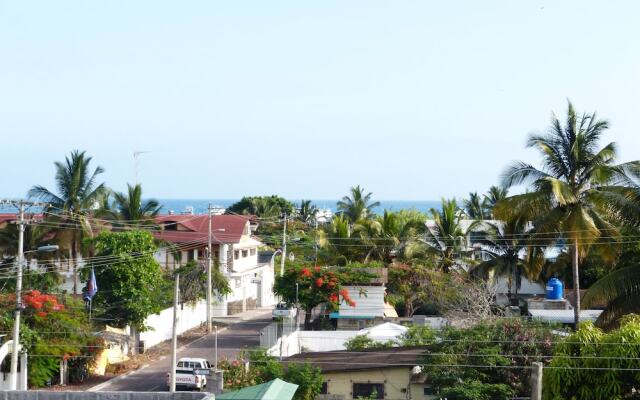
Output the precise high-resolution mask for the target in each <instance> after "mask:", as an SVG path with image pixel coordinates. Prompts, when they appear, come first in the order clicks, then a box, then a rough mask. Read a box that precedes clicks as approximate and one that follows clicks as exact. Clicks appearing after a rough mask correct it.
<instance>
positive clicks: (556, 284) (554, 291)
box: [546, 278, 563, 301]
mask: <svg viewBox="0 0 640 400" xmlns="http://www.w3.org/2000/svg"><path fill="white" fill-rule="evenodd" d="M546 289H547V296H546V299H547V300H552V301H553V300H562V294H563V285H562V282H560V280H559V279H558V278H551V279H549V282H547V288H546Z"/></svg>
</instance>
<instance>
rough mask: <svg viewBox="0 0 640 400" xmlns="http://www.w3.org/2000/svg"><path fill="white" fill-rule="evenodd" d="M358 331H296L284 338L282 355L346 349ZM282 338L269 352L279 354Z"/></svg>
mask: <svg viewBox="0 0 640 400" xmlns="http://www.w3.org/2000/svg"><path fill="white" fill-rule="evenodd" d="M357 334H358V331H295V332H293V333H291V334H290V335H288V336H286V337H285V338H284V342H282V356H283V357H289V356H293V355H295V354H299V353H302V352H316V351H335V350H345V346H344V345H345V343H346V342H347V341H348V340H349V339H352V338H353V337H355V336H356V335H357ZM280 341H281V340H280V339H278V342H277V343H276V344H275V345H274V346H273V347H272V348H270V349H269V354H271V355H274V356H279V355H280V351H281V346H280V345H281V343H280Z"/></svg>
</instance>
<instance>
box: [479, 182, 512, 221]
mask: <svg viewBox="0 0 640 400" xmlns="http://www.w3.org/2000/svg"><path fill="white" fill-rule="evenodd" d="M508 193H509V190H508V189H507V188H504V187H500V186H491V187H490V188H489V191H488V192H487V194H485V195H483V200H482V205H483V207H484V213H485V216H486V217H487V218H494V216H493V209H494V207H495V206H496V204H498V202H499V201H500V200H503V199H505V198H506V197H507V195H508Z"/></svg>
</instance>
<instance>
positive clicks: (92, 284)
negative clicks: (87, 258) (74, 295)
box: [84, 268, 98, 300]
mask: <svg viewBox="0 0 640 400" xmlns="http://www.w3.org/2000/svg"><path fill="white" fill-rule="evenodd" d="M96 293H98V284H97V283H96V274H95V272H94V271H93V268H91V277H90V278H89V282H87V293H85V295H84V298H85V300H91V299H93V296H95V295H96Z"/></svg>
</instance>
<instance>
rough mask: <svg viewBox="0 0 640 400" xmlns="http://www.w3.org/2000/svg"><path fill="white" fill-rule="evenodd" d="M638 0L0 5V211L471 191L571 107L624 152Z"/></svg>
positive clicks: (637, 147)
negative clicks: (98, 187) (138, 189)
mask: <svg viewBox="0 0 640 400" xmlns="http://www.w3.org/2000/svg"><path fill="white" fill-rule="evenodd" d="M638 15H640V2H637V1H616V2H601V1H584V0H583V1H569V0H567V1H525V0H523V1H512V0H504V1H492V0H487V1H482V2H479V1H446V2H435V1H423V0H416V1H410V0H404V1H393V2H392V1H376V0H361V1H360V0H353V1H344V0H325V1H299V0H291V1H284V0H282V1H279V0H272V1H264V0H256V1H242V0H234V1H209V0H203V1H196V0H193V1H188V2H175V1H160V0H152V1H143V0H139V1H135V2H132V1H86V0H79V1H73V0H65V1H62V2H60V1H58V2H53V1H48V0H42V1H28V0H21V1H11V0H0V150H1V153H2V155H1V156H0V170H1V171H2V173H1V174H0V198H2V197H21V196H24V195H25V194H26V192H27V190H28V189H29V188H30V187H31V186H32V185H35V184H40V185H44V186H47V187H51V188H53V184H54V181H53V175H54V168H53V162H54V161H60V160H63V159H64V157H65V156H66V155H68V154H69V152H70V151H71V150H73V149H79V150H86V151H87V153H88V154H89V155H91V156H93V163H94V165H100V166H102V167H104V169H105V173H104V174H103V175H102V178H103V180H104V181H105V182H106V183H107V185H108V186H110V187H112V188H114V189H116V190H123V189H124V188H125V187H126V183H127V182H129V183H133V182H134V181H135V179H136V178H135V176H136V173H135V170H136V168H135V165H134V158H133V153H134V151H148V153H144V154H141V155H140V156H139V163H138V168H137V171H138V174H137V175H138V180H139V181H140V182H141V183H142V185H143V190H144V194H145V196H147V197H156V198H193V199H197V198H218V199H219V198H238V197H241V196H242V195H259V194H280V195H282V196H285V197H287V198H295V199H299V198H313V199H335V198H338V197H341V196H342V195H344V194H346V193H347V191H348V189H349V187H351V186H354V185H357V184H360V185H362V186H364V187H365V188H366V189H367V191H371V192H373V193H374V197H375V198H378V199H387V200H434V199H439V198H441V197H452V196H456V197H464V196H466V195H467V193H468V192H470V191H480V192H484V191H485V190H486V189H487V188H488V187H489V186H491V185H494V184H496V183H498V181H499V175H500V173H501V171H502V170H503V169H504V168H505V166H506V165H507V164H508V163H509V162H510V161H512V160H525V161H530V162H534V163H535V162H537V160H538V157H537V155H536V153H535V151H533V150H531V149H525V146H524V145H525V142H526V138H527V135H528V134H530V133H532V132H540V131H543V130H544V129H545V128H546V127H547V126H548V124H549V119H550V116H551V113H552V112H556V113H557V114H559V115H563V114H564V113H565V111H566V105H567V99H570V100H571V101H572V102H573V103H574V104H575V106H576V108H577V109H578V110H581V111H588V112H591V111H597V112H598V115H599V116H601V117H603V118H606V119H608V120H609V121H610V122H611V129H610V131H609V133H608V134H607V135H606V136H605V137H604V140H603V142H604V141H607V142H608V141H616V142H618V145H619V155H620V161H627V160H632V159H638V158H640V132H639V131H638V130H639V127H640V125H639V124H638V122H637V115H638V113H639V111H640V41H638V38H640V24H638V23H637V16H638Z"/></svg>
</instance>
